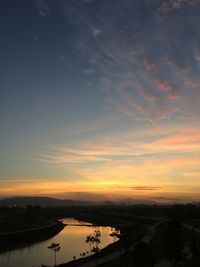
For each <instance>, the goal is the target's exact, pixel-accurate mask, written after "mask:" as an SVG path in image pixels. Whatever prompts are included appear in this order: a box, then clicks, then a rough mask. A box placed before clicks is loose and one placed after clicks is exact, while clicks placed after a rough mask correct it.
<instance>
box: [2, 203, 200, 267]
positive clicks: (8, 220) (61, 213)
mask: <svg viewBox="0 0 200 267" xmlns="http://www.w3.org/2000/svg"><path fill="white" fill-rule="evenodd" d="M64 217H74V218H76V219H78V220H82V221H88V222H92V223H93V224H96V225H109V226H112V227H114V228H116V229H119V230H120V235H119V233H117V232H116V233H115V234H116V235H115V234H114V235H113V241H116V240H117V238H118V237H119V238H120V239H119V241H116V242H114V243H113V244H111V245H109V246H108V247H106V248H105V249H103V250H101V251H98V252H96V253H94V254H93V255H92V256H90V257H86V258H82V259H79V260H74V261H72V262H70V263H66V264H62V265H60V267H75V266H76V267H92V266H99V267H100V266H101V267H114V266H115V267H118V266H120V267H122V266H125V267H129V266H130V267H132V266H135V267H151V266H154V267H170V266H171V267H173V266H183V267H193V266H200V206H199V205H195V204H187V205H173V206H159V205H152V206H149V205H135V206H117V205H115V206H93V207H57V208H56V207H54V208H40V207H30V206H29V207H26V208H23V209H20V208H16V207H15V208H1V209H0V229H1V234H0V238H1V237H2V236H3V235H4V234H5V233H8V232H10V231H13V230H14V231H15V232H18V231H19V233H20V231H21V230H23V231H24V229H27V231H29V230H28V229H30V228H31V229H33V228H34V227H35V228H41V227H42V228H48V224H49V222H52V221H54V220H56V219H59V218H64ZM50 232H51V230H49V231H46V233H44V232H43V234H42V236H41V234H39V232H38V238H41V237H42V238H43V239H45V238H48V235H49V233H50ZM2 241H3V239H0V246H1V248H2V249H4V242H2ZM10 245H12V244H10ZM7 248H9V241H7Z"/></svg>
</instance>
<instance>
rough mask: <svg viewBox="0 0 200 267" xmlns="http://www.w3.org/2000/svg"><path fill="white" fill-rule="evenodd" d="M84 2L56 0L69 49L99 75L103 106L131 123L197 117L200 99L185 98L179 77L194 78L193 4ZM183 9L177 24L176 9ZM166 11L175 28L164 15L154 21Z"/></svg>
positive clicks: (171, 0) (182, 0) (174, 0)
mask: <svg viewBox="0 0 200 267" xmlns="http://www.w3.org/2000/svg"><path fill="white" fill-rule="evenodd" d="M89 2H90V1H89ZM89 2H87V3H86V2H85V1H71V0H70V1H65V0H62V1H60V3H61V5H62V9H63V12H64V15H65V17H66V18H67V20H69V21H70V23H72V25H74V27H75V28H74V29H76V34H74V36H72V38H71V40H72V41H71V45H72V46H73V47H75V48H76V49H77V53H79V54H81V56H82V57H84V58H85V59H86V60H87V61H88V63H89V64H91V69H93V70H95V73H97V74H98V75H99V77H100V80H99V83H100V86H101V88H102V90H103V91H104V92H106V93H105V99H106V101H107V100H109V101H107V102H106V103H107V104H109V105H110V106H111V107H112V108H114V109H116V110H117V111H118V112H119V113H121V114H123V115H124V116H129V117H132V118H135V119H137V120H139V119H141V120H143V119H144V118H146V119H147V120H149V121H159V120H166V119H170V118H171V116H173V115H174V114H176V113H177V111H178V112H179V114H184V115H185V114H187V115H194V116H197V114H198V113H199V112H200V110H199V107H198V106H199V105H198V104H197V101H195V100H194V98H195V99H198V100H199V99H200V94H199V93H197V92H196V94H195V96H193V95H192V94H190V90H191V88H190V87H189V82H187V84H186V83H185V76H186V75H187V76H188V79H192V80H193V84H195V82H196V81H195V80H196V79H197V77H198V75H196V77H194V76H193V77H190V76H191V69H193V68H194V64H195V62H198V54H199V53H198V52H195V55H194V47H198V44H197V43H198V40H197V39H198V38H197V36H198V31H199V30H198V26H197V25H198V23H200V19H199V18H197V17H196V16H195V17H193V16H192V14H193V12H195V9H196V8H198V3H199V2H198V0H197V1H195V0H193V1H189V0H167V1H151V3H149V1H143V2H142V3H138V2H135V1H132V0H127V1H126V3H123V2H122V1H115V2H113V1H110V2H109V3H108V2H107V1H101V2H98V1H91V2H90V3H89ZM97 2H98V3H97ZM188 7H190V12H189V13H188V16H187V17H184V20H183V19H182V16H180V14H179V13H178V10H180V9H185V10H186V9H187V8H188ZM147 10H148V12H147ZM172 11H173V12H174V17H175V19H176V23H175V24H176V25H175V24H174V22H173V21H172V20H171V19H170V18H169V17H168V16H165V18H164V20H161V21H159V20H157V17H156V15H157V14H158V13H159V14H162V16H164V15H167V14H169V13H170V12H172ZM144 14H145V15H144ZM143 16H144V18H143ZM195 49H196V50H195V51H197V50H198V49H197V48H195ZM197 68H198V66H197ZM189 102H193V107H194V108H193V109H191V105H188V103H189Z"/></svg>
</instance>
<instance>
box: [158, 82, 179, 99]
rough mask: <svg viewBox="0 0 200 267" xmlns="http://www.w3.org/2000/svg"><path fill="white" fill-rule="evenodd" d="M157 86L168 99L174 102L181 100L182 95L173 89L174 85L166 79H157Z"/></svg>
mask: <svg viewBox="0 0 200 267" xmlns="http://www.w3.org/2000/svg"><path fill="white" fill-rule="evenodd" d="M155 83H156V85H157V86H158V89H159V90H161V91H163V92H166V93H167V95H168V97H169V98H170V99H172V100H178V99H180V97H181V95H180V93H179V92H178V91H177V90H176V89H174V88H173V86H172V84H171V83H169V82H168V81H166V80H164V79H157V80H156V81H155Z"/></svg>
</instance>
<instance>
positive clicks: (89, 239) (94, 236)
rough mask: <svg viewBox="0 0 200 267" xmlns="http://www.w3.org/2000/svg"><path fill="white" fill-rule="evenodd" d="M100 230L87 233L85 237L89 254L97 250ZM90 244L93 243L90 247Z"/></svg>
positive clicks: (99, 241)
mask: <svg viewBox="0 0 200 267" xmlns="http://www.w3.org/2000/svg"><path fill="white" fill-rule="evenodd" d="M100 237H101V232H100V231H99V230H94V233H93V234H92V235H88V236H87V237H86V240H85V242H86V243H88V244H89V246H90V254H91V252H95V253H96V252H98V251H99V244H100V243H101V240H100ZM92 244H95V247H94V248H93V249H92Z"/></svg>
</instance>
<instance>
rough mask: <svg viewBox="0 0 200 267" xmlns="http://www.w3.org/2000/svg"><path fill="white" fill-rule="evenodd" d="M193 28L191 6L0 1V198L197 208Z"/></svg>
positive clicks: (197, 81) (199, 181)
mask: <svg viewBox="0 0 200 267" xmlns="http://www.w3.org/2000/svg"><path fill="white" fill-rule="evenodd" d="M199 24H200V1H199V0H152V1H148V0H144V1H141V0H138V1H133V0H126V1H123V2H122V1H120V0H110V1H106V0H57V1H55V0H33V1H25V0H20V1H17V2H16V1H14V0H8V1H5V0H3V1H1V3H0V34H1V42H0V59H1V65H0V72H1V79H0V88H1V89H0V96H1V97H0V99H1V100H0V101H1V105H0V114H1V115H0V122H1V132H0V142H1V144H0V145H1V151H0V159H1V160H0V181H1V183H2V186H1V188H2V189H1V193H2V196H11V195H16V194H19V195H22V194H23V195H24V194H29V195H37V194H39V195H55V196H62V197H72V198H77V192H78V193H81V194H84V196H85V195H86V196H87V195H88V198H92V197H94V196H98V198H99V197H100V198H101V197H102V199H103V198H105V199H108V198H110V199H116V198H117V199H118V198H120V197H133V198H138V197H139V198H140V197H141V198H150V199H156V200H157V199H159V198H160V200H163V199H167V200H168V199H170V198H171V199H174V198H176V199H180V201H182V200H185V201H188V200H192V199H195V200H196V199H198V195H199V192H200V177H199V176H200V169H199V166H200V165H199V163H200V162H199V148H200V146H199V145H200V142H199V141H200V134H199V129H200V127H199V126H200V124H199V115H200V105H199V101H200V91H199V90H200V78H199V77H200V76H199V68H200V31H199ZM111 189H113V193H112V194H111V195H110V194H109V192H110V190H111ZM16 192H17V193H16ZM91 195H92V197H91Z"/></svg>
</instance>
